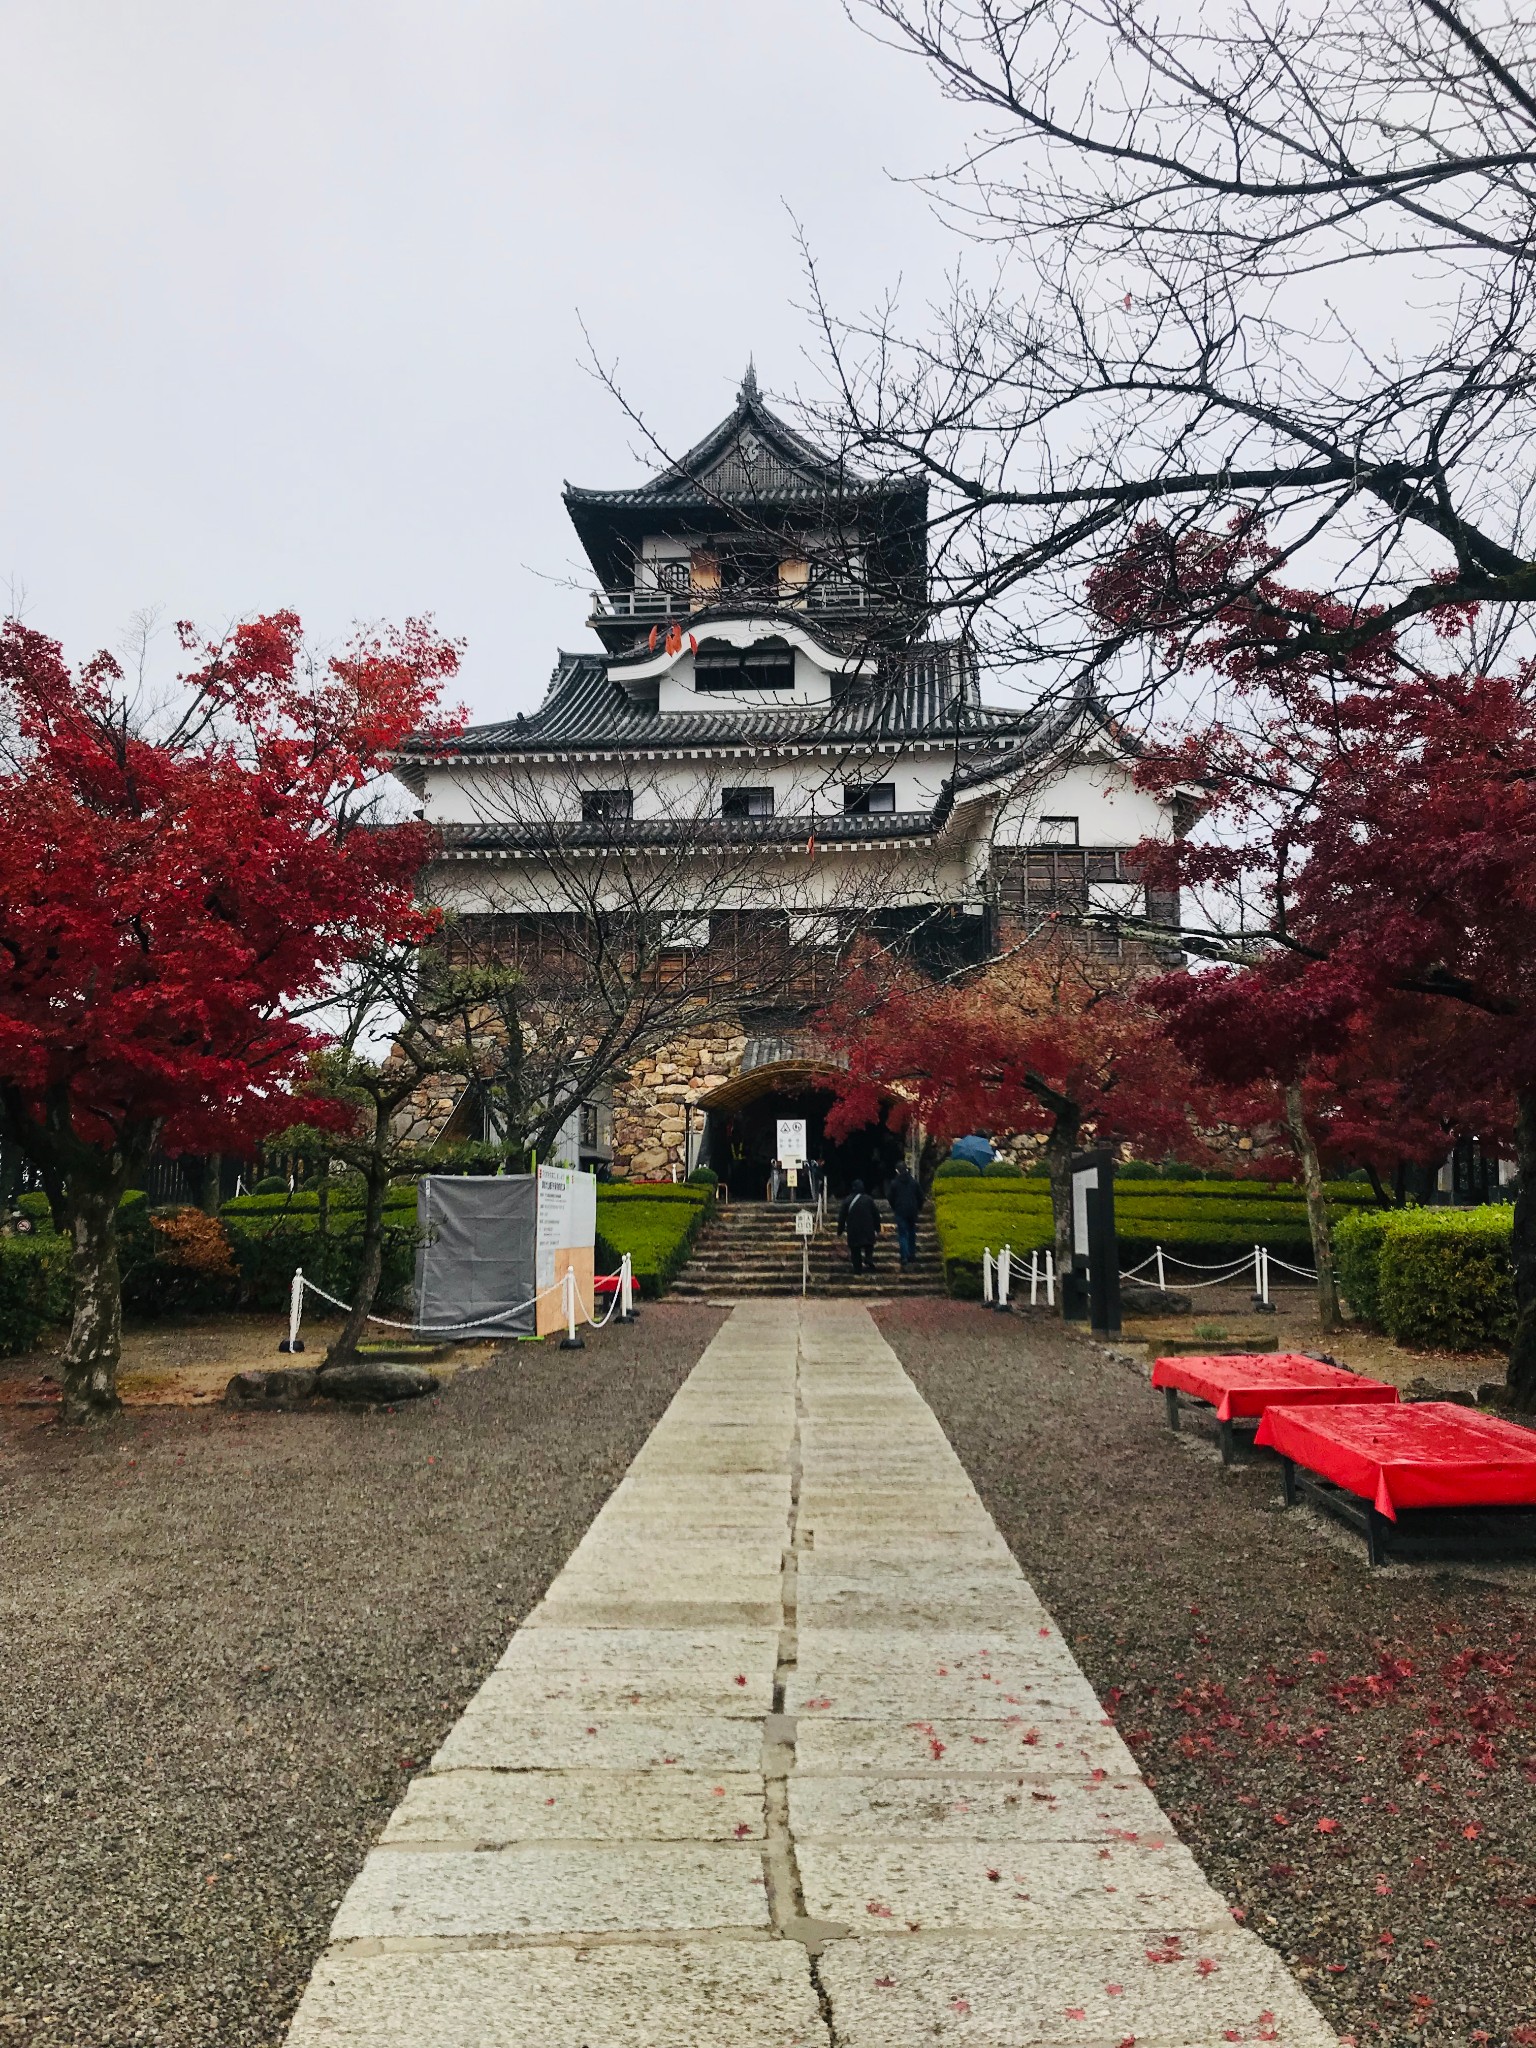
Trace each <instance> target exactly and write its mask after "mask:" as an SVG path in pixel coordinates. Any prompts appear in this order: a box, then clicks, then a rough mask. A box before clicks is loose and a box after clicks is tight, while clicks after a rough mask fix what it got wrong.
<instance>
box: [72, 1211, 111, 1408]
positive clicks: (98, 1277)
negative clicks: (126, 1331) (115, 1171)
mask: <svg viewBox="0 0 1536 2048" xmlns="http://www.w3.org/2000/svg"><path fill="white" fill-rule="evenodd" d="M117 1200H118V1188H117V1185H116V1183H115V1181H114V1182H111V1183H109V1184H108V1185H107V1186H106V1187H84V1186H82V1185H81V1184H80V1181H79V1179H78V1178H77V1179H76V1180H75V1182H74V1185H73V1186H72V1188H71V1190H70V1207H71V1210H72V1212H73V1215H72V1222H71V1232H72V1236H73V1238H74V1248H73V1252H72V1257H71V1263H72V1266H73V1272H74V1282H75V1312H74V1320H73V1322H72V1323H71V1324H70V1330H69V1342H68V1344H67V1345H66V1346H65V1349H64V1388H63V1393H64V1406H63V1418H64V1420H65V1421H66V1422H91V1421H95V1420H97V1419H99V1418H100V1417H102V1416H105V1415H112V1414H114V1413H115V1412H116V1411H117V1409H118V1408H119V1407H120V1406H121V1405H122V1404H121V1402H120V1401H119V1400H118V1398H117V1367H118V1361H119V1359H120V1358H121V1356H122V1349H123V1286H122V1275H121V1273H120V1271H119V1269H118V1263H117Z"/></svg>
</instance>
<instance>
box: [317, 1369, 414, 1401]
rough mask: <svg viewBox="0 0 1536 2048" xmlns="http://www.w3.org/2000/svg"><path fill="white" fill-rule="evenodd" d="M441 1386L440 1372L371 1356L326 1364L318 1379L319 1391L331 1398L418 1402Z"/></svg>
mask: <svg viewBox="0 0 1536 2048" xmlns="http://www.w3.org/2000/svg"><path fill="white" fill-rule="evenodd" d="M437 1388H438V1379H437V1375H436V1373H431V1372H423V1370H422V1369H421V1367H420V1366H419V1365H386V1364H384V1363H383V1362H382V1361H378V1362H375V1361H373V1360H371V1359H358V1360H357V1361H356V1362H355V1363H354V1364H351V1365H326V1366H322V1367H321V1369H320V1374H319V1377H318V1378H317V1380H316V1381H315V1392H316V1393H317V1394H323V1395H324V1396H325V1397H326V1399H327V1400H329V1401H417V1400H419V1399H420V1398H421V1396H422V1395H423V1394H435V1393H436V1392H437Z"/></svg>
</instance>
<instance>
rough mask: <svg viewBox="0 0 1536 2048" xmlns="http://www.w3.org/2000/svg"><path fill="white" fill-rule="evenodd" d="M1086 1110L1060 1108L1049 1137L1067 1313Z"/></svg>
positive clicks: (1059, 1306) (1062, 1304) (1060, 1289)
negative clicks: (1076, 1175) (1077, 1160)
mask: <svg viewBox="0 0 1536 2048" xmlns="http://www.w3.org/2000/svg"><path fill="white" fill-rule="evenodd" d="M1082 1123H1083V1118H1082V1112H1081V1110H1079V1109H1078V1108H1077V1106H1076V1104H1075V1103H1074V1104H1073V1105H1072V1106H1071V1107H1070V1108H1067V1109H1058V1110H1057V1112H1056V1121H1055V1122H1054V1123H1053V1124H1052V1125H1051V1135H1050V1136H1049V1137H1048V1138H1047V1139H1046V1141H1045V1164H1046V1168H1047V1170H1048V1172H1049V1174H1050V1177H1051V1223H1052V1226H1053V1228H1054V1231H1055V1236H1056V1312H1057V1314H1058V1315H1065V1313H1066V1289H1065V1286H1064V1285H1063V1278H1064V1275H1066V1274H1068V1273H1070V1272H1071V1270H1072V1154H1073V1153H1074V1152H1075V1151H1076V1150H1077V1140H1078V1134H1079V1132H1080V1131H1081V1129H1082Z"/></svg>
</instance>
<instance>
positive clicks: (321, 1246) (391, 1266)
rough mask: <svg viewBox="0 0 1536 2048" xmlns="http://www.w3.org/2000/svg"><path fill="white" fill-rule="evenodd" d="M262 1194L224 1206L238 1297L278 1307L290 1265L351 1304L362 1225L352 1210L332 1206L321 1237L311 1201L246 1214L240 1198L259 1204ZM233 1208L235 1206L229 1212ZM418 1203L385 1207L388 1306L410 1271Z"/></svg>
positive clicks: (403, 1289)
mask: <svg viewBox="0 0 1536 2048" xmlns="http://www.w3.org/2000/svg"><path fill="white" fill-rule="evenodd" d="M268 1199H269V1197H267V1196H264V1195H257V1196H254V1197H252V1196H246V1197H243V1198H242V1202H241V1203H233V1202H227V1203H226V1204H225V1205H224V1229H225V1232H226V1234H227V1235H228V1238H229V1248H230V1251H231V1253H232V1254H233V1256H234V1261H235V1265H236V1266H237V1268H238V1269H239V1274H240V1299H241V1301H242V1302H243V1303H244V1304H245V1305H246V1306H247V1307H250V1308H261V1309H280V1308H286V1307H287V1305H288V1290H289V1287H290V1286H291V1284H292V1281H293V1269H294V1267H295V1266H302V1267H303V1268H304V1275H305V1278H306V1279H308V1280H312V1281H314V1283H315V1285H316V1286H317V1287H323V1288H324V1289H325V1290H326V1292H327V1293H329V1294H334V1295H336V1296H338V1297H339V1298H340V1299H341V1300H342V1301H350V1300H351V1299H352V1296H353V1293H354V1291H355V1289H356V1286H357V1275H358V1267H359V1265H360V1263H361V1254H362V1243H363V1233H362V1222H361V1218H360V1217H359V1216H358V1214H357V1212H356V1211H355V1210H351V1211H349V1210H347V1209H345V1208H343V1209H341V1210H339V1211H338V1210H335V1209H333V1210H332V1211H331V1214H330V1216H329V1217H328V1218H327V1223H328V1228H327V1230H326V1233H325V1235H324V1236H323V1237H322V1236H321V1234H320V1219H319V1216H318V1214H317V1213H316V1211H315V1209H314V1207H313V1205H311V1206H310V1208H309V1209H308V1210H304V1209H301V1208H299V1207H298V1205H297V1203H295V1205H294V1207H293V1208H292V1209H291V1210H289V1211H287V1212H286V1213H284V1211H283V1210H282V1209H281V1208H279V1209H278V1210H277V1211H276V1212H273V1211H271V1210H268V1211H265V1212H262V1211H257V1212H256V1213H254V1214H253V1213H252V1212H251V1211H250V1210H248V1209H245V1208H244V1207H243V1203H244V1202H245V1201H255V1202H257V1203H264V1202H266V1201H267V1200H268ZM231 1211H234V1213H233V1214H231ZM416 1244H417V1230H416V1201H415V1194H414V1191H413V1192H412V1197H411V1201H410V1204H409V1207H406V1206H405V1205H404V1204H399V1203H396V1204H392V1205H391V1206H390V1207H389V1208H387V1209H386V1211H385V1225H384V1268H383V1272H382V1274H381V1276H380V1280H379V1296H378V1298H379V1302H380V1304H381V1305H387V1304H388V1303H390V1302H396V1301H400V1300H402V1299H403V1298H404V1297H405V1295H406V1294H407V1293H408V1291H409V1289H410V1286H411V1282H412V1280H413V1279H414V1277H415V1270H416Z"/></svg>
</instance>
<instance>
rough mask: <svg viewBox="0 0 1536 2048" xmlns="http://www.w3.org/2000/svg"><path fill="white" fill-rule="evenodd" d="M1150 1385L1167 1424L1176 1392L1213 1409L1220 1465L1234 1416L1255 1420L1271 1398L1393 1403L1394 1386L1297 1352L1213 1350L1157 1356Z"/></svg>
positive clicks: (1230, 1443)
mask: <svg viewBox="0 0 1536 2048" xmlns="http://www.w3.org/2000/svg"><path fill="white" fill-rule="evenodd" d="M1152 1384H1153V1386H1154V1387H1161V1388H1162V1390H1163V1397H1164V1399H1165V1400H1166V1402H1167V1404H1168V1427H1169V1428H1170V1429H1177V1428H1178V1427H1179V1396H1180V1394H1181V1393H1182V1394H1187V1395H1188V1396H1189V1397H1190V1399H1191V1400H1194V1401H1199V1402H1201V1403H1203V1404H1205V1405H1206V1406H1209V1407H1211V1408H1214V1409H1215V1411H1216V1422H1217V1425H1218V1429H1219V1433H1220V1437H1221V1458H1222V1463H1223V1464H1230V1463H1231V1460H1232V1452H1233V1448H1234V1437H1233V1430H1232V1424H1233V1422H1234V1421H1236V1420H1237V1419H1238V1418H1242V1419H1244V1420H1248V1421H1257V1420H1259V1419H1260V1418H1262V1416H1263V1415H1264V1413H1265V1411H1266V1410H1267V1409H1268V1408H1269V1407H1270V1406H1271V1405H1272V1404H1273V1403H1275V1402H1284V1403H1285V1404H1286V1406H1287V1407H1295V1406H1297V1405H1300V1404H1305V1405H1309V1406H1310V1405H1311V1404H1312V1403H1314V1402H1335V1401H1367V1402H1395V1401H1396V1399H1397V1389H1396V1387H1392V1386H1388V1385H1387V1383H1386V1382H1385V1381H1384V1380H1372V1379H1367V1378H1366V1377H1365V1375H1364V1374H1363V1373H1358V1372H1348V1371H1346V1370H1345V1368H1344V1367H1343V1366H1342V1365H1330V1364H1329V1363H1328V1362H1327V1360H1326V1359H1322V1358H1308V1357H1307V1356H1306V1355H1305V1353H1304V1352H1300V1351H1267V1352H1266V1351H1254V1352H1231V1353H1216V1354H1215V1355H1213V1356H1210V1357H1204V1358H1159V1359H1157V1360H1156V1361H1155V1362H1154V1364H1153V1367H1152Z"/></svg>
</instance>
